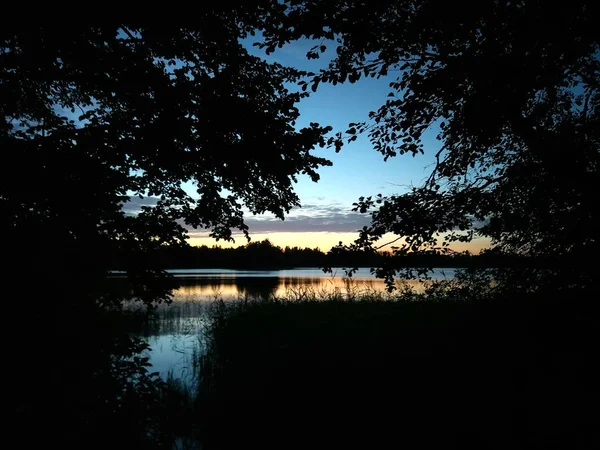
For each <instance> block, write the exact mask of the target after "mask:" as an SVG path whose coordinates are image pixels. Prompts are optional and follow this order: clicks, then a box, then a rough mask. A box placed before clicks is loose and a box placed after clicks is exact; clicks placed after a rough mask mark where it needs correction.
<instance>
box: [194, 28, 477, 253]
mask: <svg viewBox="0 0 600 450" xmlns="http://www.w3.org/2000/svg"><path fill="white" fill-rule="evenodd" d="M253 39H254V40H256V39H257V38H253ZM251 44H252V40H248V41H246V42H245V45H246V47H247V48H248V49H249V51H250V52H251V53H252V54H254V55H256V56H260V57H263V58H265V59H267V60H268V61H270V62H278V63H281V64H283V65H287V66H293V67H296V68H299V69H303V70H309V71H313V72H315V71H318V70H319V68H321V67H325V66H326V65H327V63H328V61H329V59H331V58H332V56H333V54H334V53H335V51H334V49H333V48H328V50H327V52H325V53H324V54H323V55H322V56H321V58H320V59H319V60H308V59H306V52H307V51H308V50H309V49H310V48H311V47H312V46H313V45H314V43H313V42H311V41H309V40H302V41H297V42H294V43H292V44H289V45H287V46H285V47H283V48H282V49H278V50H276V51H275V53H273V54H272V55H269V56H267V55H265V53H264V52H263V51H262V50H260V49H258V48H257V47H254V46H252V45H251ZM397 75H398V74H396V75H394V76H388V77H385V78H381V79H374V78H366V79H361V80H359V81H358V82H356V83H354V84H351V83H348V82H347V83H343V84H338V85H336V86H333V85H330V84H320V85H319V88H318V89H317V92H316V93H312V94H311V96H310V97H308V98H305V99H302V101H301V102H300V103H299V105H298V108H299V110H300V117H299V119H298V120H297V122H296V127H297V128H302V127H305V126H308V125H309V123H310V122H318V123H319V124H321V125H323V126H325V125H330V126H332V127H333V130H334V132H336V131H345V130H346V129H347V128H348V124H349V123H351V122H360V121H365V120H367V119H368V114H369V112H370V111H373V110H376V109H378V107H379V106H380V105H382V104H383V103H384V102H385V100H386V97H387V95H388V93H389V92H391V89H390V87H389V83H390V81H393V80H395V79H396V77H397ZM436 135H437V130H433V129H432V130H428V131H427V132H426V133H425V134H424V137H423V141H424V148H425V154H424V155H417V156H414V157H413V156H412V155H410V154H407V155H401V156H397V157H395V158H390V159H388V160H387V161H384V158H383V155H382V154H380V153H378V152H377V151H375V150H374V149H373V148H372V145H371V143H370V142H369V139H368V136H366V135H363V136H359V138H358V139H357V140H356V141H354V142H352V143H350V144H347V145H345V146H344V147H343V148H342V150H341V151H340V152H339V153H335V151H334V149H333V148H317V149H315V151H314V154H315V155H316V156H321V157H324V158H327V159H329V160H330V161H332V163H333V166H331V167H321V168H320V169H319V171H318V172H319V175H320V180H319V181H318V182H317V183H315V182H313V181H311V180H310V179H309V177H307V176H303V175H300V176H298V182H297V183H296V184H295V186H294V189H295V191H296V193H297V194H298V196H299V198H300V202H301V205H302V206H301V207H300V208H294V209H292V211H291V212H290V214H289V215H288V216H287V217H286V219H285V220H284V221H281V220H278V219H275V218H274V217H270V216H260V217H259V216H252V215H248V216H247V218H246V223H247V225H248V226H249V232H250V237H251V239H252V240H253V241H259V240H263V239H267V238H268V239H269V240H270V241H271V242H272V243H273V244H275V245H279V246H281V247H285V246H291V247H293V246H298V247H310V248H315V247H319V248H320V249H321V250H324V251H327V250H329V249H330V248H331V247H333V246H334V245H337V244H338V243H339V242H340V241H341V242H343V243H345V244H349V243H351V242H352V241H354V239H356V238H357V237H358V233H357V230H359V229H361V228H362V227H363V226H365V225H368V224H369V215H368V214H359V213H355V212H352V203H354V202H356V201H357V200H358V198H359V197H361V196H369V195H376V194H379V193H381V194H383V195H390V194H401V193H403V192H406V191H407V190H408V189H409V187H410V186H411V185H420V184H421V183H422V182H423V181H424V180H425V179H426V178H427V176H428V175H429V173H430V171H431V169H432V164H433V161H434V157H433V155H434V154H435V152H436V151H437V149H439V146H440V143H439V142H438V141H437V140H436ZM186 190H188V191H189V192H190V194H191V195H195V190H194V188H193V186H192V185H187V189H186ZM189 236H190V239H189V243H190V244H191V245H208V246H213V245H221V246H223V247H228V246H232V245H233V246H238V245H243V244H246V240H245V238H244V237H243V235H241V234H234V238H235V242H234V243H228V242H226V241H222V240H221V241H218V242H217V241H215V240H214V239H212V238H210V237H208V231H203V230H190V231H189ZM386 238H389V240H390V241H391V240H392V239H393V238H394V236H386ZM386 240H387V239H386ZM386 240H384V241H382V242H386ZM483 245H484V243H483V242H482V241H477V242H475V243H472V244H468V245H466V246H465V245H464V244H463V245H462V246H460V247H458V246H455V247H454V249H455V250H465V249H468V250H470V251H472V252H477V251H479V249H480V248H481V247H482V246H483Z"/></svg>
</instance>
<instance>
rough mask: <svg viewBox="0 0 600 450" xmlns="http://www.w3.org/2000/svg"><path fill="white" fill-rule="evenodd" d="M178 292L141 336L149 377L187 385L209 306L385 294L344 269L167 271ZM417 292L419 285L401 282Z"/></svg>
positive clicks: (441, 272)
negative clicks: (149, 365) (224, 302)
mask: <svg viewBox="0 0 600 450" xmlns="http://www.w3.org/2000/svg"><path fill="white" fill-rule="evenodd" d="M455 270H456V269H435V270H434V272H433V274H432V275H431V278H432V279H434V280H442V279H451V278H453V277H454V274H455ZM169 272H170V273H171V274H172V275H173V276H174V277H175V278H177V280H178V282H179V284H180V287H179V288H178V289H176V290H175V291H174V292H173V302H172V304H171V305H161V306H160V307H159V308H158V311H157V313H158V322H157V324H156V326H155V327H152V328H150V329H149V331H148V332H147V333H146V335H145V336H144V337H145V338H146V339H147V342H148V343H149V344H150V346H151V348H152V352H150V354H149V355H148V356H149V357H150V362H151V363H152V366H153V367H152V369H151V370H152V371H156V372H159V373H160V374H161V376H162V377H167V376H168V375H169V374H171V375H172V376H173V377H175V378H181V379H182V380H187V381H189V382H190V383H191V384H192V383H193V380H194V379H195V376H196V374H197V370H198V365H197V363H198V359H199V358H198V357H199V355H200V354H201V353H202V350H203V345H204V339H203V335H202V330H203V328H204V327H205V325H206V318H205V312H206V307H207V306H208V305H209V304H210V302H211V301H212V300H215V299H223V300H234V299H239V298H246V299H267V298H273V297H280V298H292V299H302V298H306V297H312V296H314V295H316V296H317V297H325V296H326V295H327V294H330V293H334V292H337V293H339V294H341V295H347V294H348V293H353V294H361V293H369V292H379V293H382V292H385V284H384V282H383V280H380V279H377V278H375V277H374V276H373V275H372V274H371V273H370V271H369V269H366V268H361V269H359V270H358V272H357V273H355V274H354V275H353V276H352V278H351V279H348V278H345V277H344V271H343V270H342V269H334V271H333V274H328V273H324V272H323V271H322V270H321V269H316V268H298V269H285V270H230V269H180V270H170V271H169ZM403 282H404V283H407V284H409V285H411V286H413V287H415V288H416V289H417V290H418V289H420V288H422V284H421V283H420V282H419V281H417V280H404V281H403Z"/></svg>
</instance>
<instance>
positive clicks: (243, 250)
mask: <svg viewBox="0 0 600 450" xmlns="http://www.w3.org/2000/svg"><path fill="white" fill-rule="evenodd" d="M147 257H148V258H150V259H152V260H153V261H155V262H157V263H158V264H159V265H160V267H163V268H168V269H191V268H237V269H250V268H252V269H268V268H292V267H456V268H463V267H519V266H531V265H532V261H531V260H528V259H524V258H520V257H515V256H508V255H499V254H494V253H484V254H480V255H471V254H468V253H466V254H464V253H461V254H459V253H456V254H450V255H440V254H408V255H403V256H397V255H392V254H391V253H390V252H379V253H373V252H370V253H366V252H361V251H344V250H342V249H339V248H334V249H332V250H331V251H329V252H323V251H322V250H320V249H319V248H312V249H311V248H299V247H289V246H286V247H285V248H281V247H278V246H275V245H273V244H272V243H271V242H270V241H269V240H264V241H259V242H251V243H249V244H247V245H245V246H240V247H237V248H222V247H219V246H213V247H208V246H206V245H203V246H199V247H164V248H162V249H161V250H157V251H155V252H154V253H153V254H151V255H147ZM535 265H546V264H545V263H543V262H541V261H537V263H536V264H535ZM113 266H114V269H120V268H122V267H121V266H122V265H121V264H120V263H119V258H118V256H117V257H116V258H115V260H114V264H113Z"/></svg>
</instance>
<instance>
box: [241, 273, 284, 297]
mask: <svg viewBox="0 0 600 450" xmlns="http://www.w3.org/2000/svg"><path fill="white" fill-rule="evenodd" d="M235 284H236V287H237V290H238V293H239V294H240V295H241V296H242V297H248V298H252V299H267V298H270V297H273V296H274V295H275V293H276V292H277V289H278V288H279V285H280V278H279V277H238V278H235Z"/></svg>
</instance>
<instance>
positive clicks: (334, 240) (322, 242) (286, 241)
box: [188, 231, 489, 254]
mask: <svg viewBox="0 0 600 450" xmlns="http://www.w3.org/2000/svg"><path fill="white" fill-rule="evenodd" d="M194 234H195V235H192V236H191V237H190V239H188V243H189V244H190V245H192V246H201V245H207V246H209V247H212V246H213V245H218V246H221V247H238V246H241V245H246V239H245V238H244V236H243V235H241V234H239V235H235V243H233V242H227V241H223V240H220V241H218V242H217V241H216V240H214V239H212V238H210V237H207V236H206V237H204V236H203V237H199V236H198V235H197V234H196V233H194ZM250 237H251V239H252V242H258V241H262V240H264V239H269V240H270V241H271V242H272V243H273V244H274V245H277V246H279V247H281V248H285V247H286V246H289V247H300V248H306V247H308V248H315V247H318V248H319V249H321V250H322V251H324V252H327V251H329V250H330V249H331V248H332V247H334V246H335V245H337V244H338V243H339V242H340V241H342V242H343V243H344V244H350V243H351V242H353V241H354V240H355V239H356V238H357V237H358V233H339V232H325V231H322V232H272V233H251V234H250ZM386 237H387V239H385V240H382V241H381V243H382V244H384V243H386V242H390V241H392V240H393V239H394V236H393V235H389V236H386ZM488 247H489V241H488V240H487V239H483V238H479V239H475V240H473V241H472V242H470V243H461V242H458V243H454V244H452V245H451V247H450V248H451V249H453V250H455V251H464V250H468V251H469V252H471V253H474V254H476V253H479V252H480V251H481V250H482V249H484V248H488Z"/></svg>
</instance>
